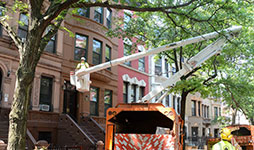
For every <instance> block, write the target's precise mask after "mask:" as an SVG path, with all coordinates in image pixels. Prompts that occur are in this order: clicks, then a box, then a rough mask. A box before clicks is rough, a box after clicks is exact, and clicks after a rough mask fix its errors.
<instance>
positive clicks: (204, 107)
mask: <svg viewBox="0 0 254 150" xmlns="http://www.w3.org/2000/svg"><path fill="white" fill-rule="evenodd" d="M204 108H205V112H204V113H205V116H204V118H207V106H206V105H205V106H204Z"/></svg>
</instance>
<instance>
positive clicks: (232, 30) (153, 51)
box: [75, 26, 241, 78]
mask: <svg viewBox="0 0 254 150" xmlns="http://www.w3.org/2000/svg"><path fill="white" fill-rule="evenodd" d="M240 29H241V26H234V27H231V28H228V29H225V30H222V31H219V32H212V33H208V34H204V35H201V36H197V37H193V38H189V39H185V40H182V41H178V42H174V43H171V44H167V45H164V46H161V47H157V48H154V49H151V50H147V51H143V52H139V53H135V54H132V55H129V56H125V57H122V58H118V59H115V60H112V61H109V62H106V63H102V64H99V65H96V66H93V67H90V68H87V69H80V70H78V71H76V73H75V75H76V76H77V77H78V78H79V77H81V76H83V75H85V74H88V73H93V72H96V71H99V70H103V69H106V68H109V67H113V66H116V65H119V64H123V63H125V62H128V61H132V60H135V59H139V58H142V57H145V56H149V55H152V54H158V53H160V52H163V51H166V50H171V49H174V48H178V47H182V46H185V45H188V44H192V43H197V42H201V41H204V40H209V39H213V38H216V37H218V36H219V34H220V33H222V32H225V33H228V34H231V33H232V34H233V33H237V32H239V31H240Z"/></svg>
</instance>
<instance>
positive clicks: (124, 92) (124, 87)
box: [123, 82, 129, 103]
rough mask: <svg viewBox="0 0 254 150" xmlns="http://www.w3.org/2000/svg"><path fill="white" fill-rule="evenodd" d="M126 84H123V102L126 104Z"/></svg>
mask: <svg viewBox="0 0 254 150" xmlns="http://www.w3.org/2000/svg"><path fill="white" fill-rule="evenodd" d="M128 85H129V83H128V82H124V83H123V102H124V103H128Z"/></svg>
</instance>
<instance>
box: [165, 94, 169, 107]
mask: <svg viewBox="0 0 254 150" xmlns="http://www.w3.org/2000/svg"><path fill="white" fill-rule="evenodd" d="M165 105H166V107H169V105H170V101H169V95H167V96H166V103H165Z"/></svg>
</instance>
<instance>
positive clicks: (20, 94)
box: [7, 66, 34, 150]
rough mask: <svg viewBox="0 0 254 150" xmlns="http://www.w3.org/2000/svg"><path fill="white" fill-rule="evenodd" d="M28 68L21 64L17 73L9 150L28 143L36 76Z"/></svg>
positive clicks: (19, 149)
mask: <svg viewBox="0 0 254 150" xmlns="http://www.w3.org/2000/svg"><path fill="white" fill-rule="evenodd" d="M26 70H27V68H25V67H23V66H19V69H18V71H17V75H16V76H17V78H16V85H15V93H14V100H13V103H12V107H11V112H10V115H9V124H10V126H9V135H8V136H9V137H8V148H7V149H8V150H23V149H25V145H26V140H25V139H26V130H27V114H28V108H29V100H30V93H31V89H32V84H31V83H32V80H33V78H34V73H32V72H26ZM25 72H26V73H25Z"/></svg>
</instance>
